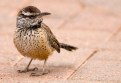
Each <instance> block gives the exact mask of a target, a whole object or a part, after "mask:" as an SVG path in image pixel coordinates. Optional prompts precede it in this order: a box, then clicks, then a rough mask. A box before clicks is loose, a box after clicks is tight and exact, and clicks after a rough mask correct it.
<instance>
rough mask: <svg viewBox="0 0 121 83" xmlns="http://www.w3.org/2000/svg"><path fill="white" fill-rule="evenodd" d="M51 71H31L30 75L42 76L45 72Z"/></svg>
mask: <svg viewBox="0 0 121 83" xmlns="http://www.w3.org/2000/svg"><path fill="white" fill-rule="evenodd" d="M48 73H49V71H48V70H47V71H42V72H40V73H31V74H30V76H42V75H45V74H48Z"/></svg>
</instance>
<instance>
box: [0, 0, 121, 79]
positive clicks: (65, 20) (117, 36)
mask: <svg viewBox="0 0 121 83" xmlns="http://www.w3.org/2000/svg"><path fill="white" fill-rule="evenodd" d="M29 5H33V6H36V7H37V8H39V9H40V10H41V11H42V12H50V13H51V15H50V16H47V17H44V23H45V24H47V25H48V26H49V27H50V28H51V30H52V32H53V33H54V34H55V36H56V37H57V39H58V40H59V41H60V42H65V43H69V44H71V45H75V46H77V47H78V48H79V50H78V51H76V52H74V53H71V54H70V53H68V52H66V51H64V52H62V54H61V56H59V57H60V58H58V55H59V54H57V53H55V54H54V56H53V57H52V59H50V61H49V65H51V66H59V65H61V66H63V65H65V66H64V67H60V68H58V69H57V68H55V71H56V72H53V73H52V75H51V74H50V77H49V78H53V79H55V78H56V77H53V75H55V76H60V78H62V79H65V78H66V76H67V77H68V76H69V75H71V73H72V72H73V71H74V70H75V69H77V68H78V67H79V64H82V63H83V62H80V61H85V60H87V59H86V58H82V57H83V56H84V57H85V55H86V54H90V53H93V52H95V51H100V50H108V51H109V52H111V53H109V54H105V52H104V53H103V51H101V53H102V54H100V53H99V54H100V55H103V54H104V55H110V54H114V55H116V54H115V53H113V52H114V51H115V50H116V51H117V50H121V43H120V42H121V0H11V1H10V0H0V67H1V69H0V74H1V73H3V75H4V76H6V77H9V75H10V76H11V74H12V75H13V73H14V74H15V75H13V77H14V76H18V74H16V72H15V70H14V69H12V68H13V65H15V64H16V63H18V60H19V59H21V57H22V56H21V55H20V54H19V53H18V51H17V50H16V48H15V47H14V44H13V34H14V31H15V28H16V15H17V13H18V11H19V10H20V9H22V8H23V7H26V6H29ZM112 51H113V52H112ZM106 53H107V52H106ZM116 53H117V52H116ZM118 53H119V54H121V53H120V52H118ZM66 55H67V56H66ZM68 55H71V57H70V56H68ZM65 57H66V58H65ZM102 57H105V56H102ZM108 57H109V56H108ZM108 57H107V58H106V59H104V58H101V59H100V58H98V60H99V61H100V60H103V61H105V60H106V61H108ZM111 57H112V58H110V59H111V60H112V59H113V58H115V57H116V56H115V57H114V56H111ZM57 58H58V59H57ZM87 58H88V57H87ZM67 59H68V60H67ZM82 59H83V60H82ZM117 59H119V56H117V58H116V60H117ZM109 61H110V60H109ZM117 61H118V60H117ZM21 63H22V65H21V66H23V67H24V66H25V63H27V61H26V60H24V61H22V62H21ZM94 63H95V62H94ZM37 64H38V63H36V64H35V65H37ZM68 64H70V65H71V66H72V65H73V66H74V67H71V68H70V66H69V65H68ZM99 64H102V63H98V64H95V65H94V67H93V64H90V65H92V66H88V67H89V68H88V67H86V69H85V70H84V72H83V73H82V72H80V73H79V74H80V75H81V76H82V78H80V77H79V76H80V75H77V78H79V79H88V80H104V77H105V75H107V77H106V78H108V76H109V77H110V78H109V79H105V80H111V79H113V80H119V79H121V76H120V75H121V72H120V71H118V70H120V68H121V67H118V68H119V69H118V68H117V71H118V72H117V71H114V73H113V74H111V73H108V74H107V73H106V71H105V69H103V68H105V66H104V65H101V67H99V66H98V65H99ZM103 64H104V63H103ZM110 64H113V63H110ZM19 65H20V64H19ZM114 65H116V64H114ZM11 66H12V67H11ZM37 66H38V65H37ZM119 66H120V65H119ZM92 67H93V68H92ZM106 67H107V66H106ZM108 67H109V68H110V66H109V65H108ZM18 68H19V67H18ZM18 68H17V69H18ZM63 68H65V69H63ZM96 68H99V72H101V73H100V74H97V73H96V75H93V74H95V71H96V70H98V69H96ZM100 68H102V69H100ZM111 68H112V67H111ZM113 68H116V67H115V66H113ZM51 69H52V70H53V69H54V67H52V68H51ZM56 69H57V70H56ZM91 69H92V72H88V71H91ZM93 69H95V70H94V71H93ZM86 70H87V71H86ZM100 70H104V71H100ZM112 70H115V69H112ZM53 71H54V70H53ZM57 71H58V72H61V74H60V73H57ZM70 71H71V72H70ZM107 71H108V68H107ZM6 72H7V74H6ZM109 72H111V71H109ZM116 72H117V73H116ZM8 73H9V75H8ZM102 73H103V74H102ZM0 76H1V77H4V76H2V75H0ZM87 76H88V77H87ZM95 76H96V77H95ZM115 76H118V77H115ZM18 77H19V76H18ZM72 78H73V76H72ZM46 79H47V78H46ZM57 79H59V78H57ZM73 79H76V78H73Z"/></svg>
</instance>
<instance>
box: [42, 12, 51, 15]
mask: <svg viewBox="0 0 121 83" xmlns="http://www.w3.org/2000/svg"><path fill="white" fill-rule="evenodd" d="M50 14H51V13H49V12H42V13H41V14H40V16H46V15H50Z"/></svg>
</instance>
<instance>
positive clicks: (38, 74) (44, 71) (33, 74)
mask: <svg viewBox="0 0 121 83" xmlns="http://www.w3.org/2000/svg"><path fill="white" fill-rule="evenodd" d="M45 68H46V60H44V65H43V68H42V72H40V73H31V76H41V75H45V74H48V72H49V71H46V70H45Z"/></svg>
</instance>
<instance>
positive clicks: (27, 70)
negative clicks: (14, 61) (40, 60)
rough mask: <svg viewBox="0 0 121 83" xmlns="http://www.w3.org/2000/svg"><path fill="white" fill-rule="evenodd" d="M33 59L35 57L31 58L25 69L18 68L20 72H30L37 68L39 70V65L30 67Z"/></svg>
mask: <svg viewBox="0 0 121 83" xmlns="http://www.w3.org/2000/svg"><path fill="white" fill-rule="evenodd" d="M32 60H33V59H31V60H30V61H29V64H28V65H27V67H26V68H25V69H24V70H18V72H19V73H26V72H29V71H35V70H38V68H37V67H35V68H32V69H29V66H30V64H31V62H32Z"/></svg>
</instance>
